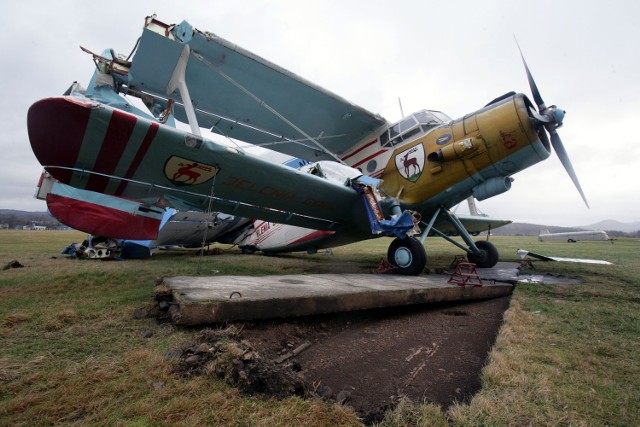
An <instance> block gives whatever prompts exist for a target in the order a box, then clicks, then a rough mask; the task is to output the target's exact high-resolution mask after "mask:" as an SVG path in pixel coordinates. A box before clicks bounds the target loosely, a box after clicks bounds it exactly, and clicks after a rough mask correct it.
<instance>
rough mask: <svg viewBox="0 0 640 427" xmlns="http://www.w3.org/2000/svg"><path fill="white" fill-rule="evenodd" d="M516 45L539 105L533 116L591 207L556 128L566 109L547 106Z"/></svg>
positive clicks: (585, 202)
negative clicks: (544, 130)
mask: <svg viewBox="0 0 640 427" xmlns="http://www.w3.org/2000/svg"><path fill="white" fill-rule="evenodd" d="M516 45H518V50H519V51H520V57H521V58H522V63H523V64H524V69H525V71H526V72H527V80H528V81H529V87H530V88H531V94H532V95H533V100H534V101H535V102H536V104H537V106H538V111H535V109H533V108H532V109H531V113H532V115H533V117H534V118H535V119H536V120H537V121H538V122H539V123H540V124H541V125H542V126H544V128H545V129H546V130H547V132H548V133H549V135H550V136H551V146H552V147H553V150H554V151H555V152H556V155H557V156H558V158H559V159H560V163H562V166H564V169H565V170H566V171H567V173H568V174H569V177H570V178H571V181H573V185H575V186H576V189H577V190H578V192H579V193H580V196H582V200H584V204H585V205H587V208H588V207H589V203H588V202H587V198H586V197H585V195H584V192H583V191H582V187H581V186H580V182H579V181H578V176H577V175H576V173H575V171H574V170H573V166H572V165H571V160H569V155H568V154H567V150H565V148H564V145H563V144H562V140H561V139H560V135H558V132H557V131H556V129H558V128H559V127H561V126H562V120H563V119H564V115H565V111H564V110H561V109H560V108H558V107H556V106H555V105H551V106H549V107H547V106H546V105H545V103H544V101H543V100H542V96H541V95H540V91H539V90H538V86H537V85H536V82H535V80H534V79H533V76H532V75H531V71H529V67H528V66H527V61H525V59H524V55H523V54H522V49H520V44H518V40H516Z"/></svg>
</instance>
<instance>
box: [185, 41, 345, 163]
mask: <svg viewBox="0 0 640 427" xmlns="http://www.w3.org/2000/svg"><path fill="white" fill-rule="evenodd" d="M186 48H187V47H186V46H185V49H186ZM183 53H184V51H183ZM191 55H193V57H194V58H196V59H197V60H199V61H200V62H202V63H203V64H205V65H206V66H207V67H209V68H211V69H212V70H213V71H215V72H216V73H218V74H220V76H221V77H222V78H224V79H225V80H226V81H228V82H229V83H231V84H232V85H234V86H235V87H237V88H238V89H240V90H241V91H242V92H244V93H245V94H246V95H247V96H249V97H250V98H252V99H253V100H254V101H256V102H257V103H258V104H260V105H261V106H262V107H264V108H266V109H267V110H268V111H269V112H271V113H272V114H273V115H274V116H276V117H277V118H279V119H280V120H282V121H283V122H284V123H286V124H287V125H289V126H291V127H292V128H293V129H295V130H296V131H297V132H300V133H301V134H302V135H304V137H305V138H307V139H308V140H309V141H311V142H313V143H314V144H315V145H316V146H317V147H318V148H320V150H322V151H323V152H324V153H326V154H328V155H329V156H331V157H333V158H334V159H335V160H336V161H337V162H338V163H342V164H343V165H344V164H345V163H344V162H343V161H342V160H341V159H340V158H339V157H338V156H336V155H335V154H334V153H332V152H331V151H329V150H327V149H326V148H325V147H324V146H323V145H322V144H320V143H319V142H318V141H317V140H316V139H315V138H313V137H311V136H310V135H309V134H307V133H306V132H305V131H303V130H302V129H300V128H299V127H298V126H296V125H295V124H294V123H293V122H291V121H290V120H289V119H287V118H286V117H285V116H283V115H282V114H280V113H279V112H278V111H276V109H275V108H273V107H271V106H270V105H269V104H267V103H266V102H265V101H264V100H263V99H261V98H259V97H258V96H257V95H255V94H254V93H253V92H251V91H250V90H249V89H247V88H246V87H244V86H242V85H241V84H240V83H238V82H237V81H235V80H234V79H233V78H231V76H229V75H228V74H225V73H224V72H223V71H222V70H221V69H220V68H218V67H216V66H215V65H214V64H212V63H211V62H210V61H208V60H207V59H206V58H205V57H204V56H202V55H201V54H199V53H198V52H196V51H191ZM181 59H182V57H181Z"/></svg>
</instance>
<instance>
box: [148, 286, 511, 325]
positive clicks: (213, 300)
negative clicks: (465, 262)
mask: <svg viewBox="0 0 640 427" xmlns="http://www.w3.org/2000/svg"><path fill="white" fill-rule="evenodd" d="M448 279H449V275H435V274H432V275H426V276H399V275H392V274H391V275H376V274H346V275H344V274H313V275H311V274H309V275H306V274H305V275H279V276H260V277H253V276H219V277H218V276H208V277H169V278H165V279H164V280H163V282H162V283H161V284H160V285H159V289H160V290H159V291H158V292H161V293H165V294H166V293H171V294H172V297H173V301H172V303H171V305H170V309H169V312H170V315H171V318H172V320H173V322H174V323H176V324H180V325H195V324H202V323H220V322H228V321H239V320H256V319H266V318H276V317H294V316H305V315H313V314H323V313H334V312H341V311H353V310H363V309H371V308H382V307H394V306H402V305H411V304H424V303H434V302H442V301H469V300H477V299H486V298H496V297H501V296H506V295H510V294H511V292H512V290H513V285H512V284H510V283H500V282H493V283H485V285H484V286H482V287H475V286H458V285H456V284H449V283H447V281H448Z"/></svg>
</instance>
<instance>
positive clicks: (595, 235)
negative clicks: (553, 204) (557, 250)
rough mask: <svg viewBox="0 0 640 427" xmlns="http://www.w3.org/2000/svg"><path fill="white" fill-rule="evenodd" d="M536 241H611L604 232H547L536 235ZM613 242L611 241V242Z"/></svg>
mask: <svg viewBox="0 0 640 427" xmlns="http://www.w3.org/2000/svg"><path fill="white" fill-rule="evenodd" d="M538 240H539V241H541V242H545V241H551V240H563V241H567V242H569V243H575V242H578V241H580V240H596V241H598V240H611V239H610V238H609V235H608V234H607V233H606V232H605V231H602V230H600V231H595V230H593V231H589V230H587V231H567V232H564V233H549V230H545V231H544V232H542V233H540V234H539V235H538ZM611 241H612V242H613V240H611Z"/></svg>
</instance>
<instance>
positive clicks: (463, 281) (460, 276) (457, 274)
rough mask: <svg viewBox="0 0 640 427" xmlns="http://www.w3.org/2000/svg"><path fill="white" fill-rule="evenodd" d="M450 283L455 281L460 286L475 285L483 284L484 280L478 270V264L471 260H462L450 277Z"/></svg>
mask: <svg viewBox="0 0 640 427" xmlns="http://www.w3.org/2000/svg"><path fill="white" fill-rule="evenodd" d="M449 283H455V284H457V285H459V286H465V285H473V286H477V287H480V286H482V280H480V276H478V273H477V272H476V265H475V264H473V263H470V262H461V263H460V264H458V266H457V267H456V269H455V271H454V272H453V273H452V274H451V277H450V278H449Z"/></svg>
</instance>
